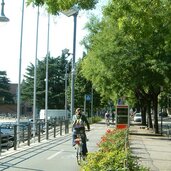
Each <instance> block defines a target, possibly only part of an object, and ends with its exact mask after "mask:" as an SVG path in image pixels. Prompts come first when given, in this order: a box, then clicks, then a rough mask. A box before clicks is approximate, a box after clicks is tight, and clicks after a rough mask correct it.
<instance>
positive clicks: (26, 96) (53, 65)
mask: <svg viewBox="0 0 171 171" xmlns="http://www.w3.org/2000/svg"><path fill="white" fill-rule="evenodd" d="M48 64H49V65H48V108H50V109H63V108H64V104H65V67H66V64H67V60H66V57H65V56H64V55H62V56H61V57H58V58H53V57H49V59H48ZM69 66H70V65H69ZM70 69H71V67H69V69H68V72H70ZM24 78H25V80H24V82H23V84H22V98H23V100H25V101H28V102H29V103H30V104H33V92H34V90H33V88H34V86H33V85H34V65H33V64H30V66H28V67H27V73H26V75H25V76H24ZM45 78H46V58H44V60H42V61H38V65H37V83H36V84H37V88H36V97H37V98H36V99H37V106H38V108H39V109H41V108H44V106H45Z"/></svg>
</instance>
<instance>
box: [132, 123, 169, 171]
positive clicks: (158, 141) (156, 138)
mask: <svg viewBox="0 0 171 171" xmlns="http://www.w3.org/2000/svg"><path fill="white" fill-rule="evenodd" d="M130 147H131V150H132V152H133V154H135V156H138V157H139V162H140V164H141V165H143V166H145V167H148V168H149V169H150V171H171V138H169V137H167V136H161V135H155V134H154V133H153V131H152V130H147V129H145V128H143V127H141V126H140V125H131V126H130Z"/></svg>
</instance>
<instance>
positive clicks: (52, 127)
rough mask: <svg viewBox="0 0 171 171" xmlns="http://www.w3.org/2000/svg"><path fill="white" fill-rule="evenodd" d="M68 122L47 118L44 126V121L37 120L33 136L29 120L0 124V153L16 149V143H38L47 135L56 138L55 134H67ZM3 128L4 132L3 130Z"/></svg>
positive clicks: (22, 144) (46, 137)
mask: <svg viewBox="0 0 171 171" xmlns="http://www.w3.org/2000/svg"><path fill="white" fill-rule="evenodd" d="M69 124H70V120H69V119H67V120H66V119H65V118H54V119H52V120H48V123H47V127H45V123H44V122H41V121H37V122H36V126H35V127H36V130H35V132H36V133H35V137H33V123H31V122H25V123H22V122H21V123H20V124H19V125H17V124H14V123H10V124H3V125H1V126H0V131H1V132H3V134H0V154H1V153H2V152H5V151H6V150H9V148H14V150H17V148H18V146H17V144H18V145H19V146H25V145H28V146H30V144H31V143H35V142H39V143H40V142H41V141H43V140H45V139H47V140H48V139H49V137H53V138H56V136H57V135H59V136H62V135H63V134H68V133H69ZM17 126H19V140H17ZM5 129H6V132H5V131H4V130H5ZM46 134H47V135H46ZM5 137H6V138H5ZM33 138H34V141H33ZM17 141H18V142H17Z"/></svg>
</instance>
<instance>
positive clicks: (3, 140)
mask: <svg viewBox="0 0 171 171" xmlns="http://www.w3.org/2000/svg"><path fill="white" fill-rule="evenodd" d="M0 134H1V135H0V145H1V147H7V146H8V147H9V148H11V147H13V146H14V136H13V135H10V134H4V133H3V132H0Z"/></svg>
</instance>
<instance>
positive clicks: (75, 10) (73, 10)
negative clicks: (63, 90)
mask: <svg viewBox="0 0 171 171" xmlns="http://www.w3.org/2000/svg"><path fill="white" fill-rule="evenodd" d="M78 12H79V9H78V8H76V7H73V8H71V9H70V10H68V11H63V12H62V13H63V14H65V15H66V16H67V17H70V16H73V17H74V35H73V59H72V70H71V116H73V115H74V81H75V78H74V76H75V50H76V26H77V15H78Z"/></svg>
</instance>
